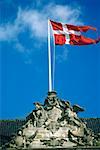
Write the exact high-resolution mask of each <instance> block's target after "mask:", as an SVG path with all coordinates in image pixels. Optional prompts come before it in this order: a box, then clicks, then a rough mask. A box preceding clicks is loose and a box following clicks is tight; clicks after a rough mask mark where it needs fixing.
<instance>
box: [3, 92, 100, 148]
mask: <svg viewBox="0 0 100 150" xmlns="http://www.w3.org/2000/svg"><path fill="white" fill-rule="evenodd" d="M34 105H35V107H36V109H35V110H33V111H32V113H30V114H29V116H28V117H27V122H26V124H25V125H24V126H23V127H22V128H21V129H19V131H18V134H17V135H16V136H15V137H13V139H12V140H11V142H10V143H7V144H6V145H4V147H6V148H7V147H9V148H14V149H17V148H21V149H25V148H27V149H31V148H52V147H55V148H57V147H58V148H59V147H63V148H67V147H73V146H74V147H75V146H76V147H77V146H85V145H86V146H92V145H96V144H97V143H98V142H97V139H100V136H98V137H99V138H98V137H96V138H95V136H94V134H93V132H92V131H90V130H89V129H87V127H86V124H85V123H84V122H82V121H81V120H80V119H79V118H78V115H77V114H78V112H82V111H84V109H83V108H82V107H80V106H79V105H73V106H71V104H70V102H69V101H64V100H60V99H59V98H58V97H57V94H56V92H55V91H52V92H49V93H48V96H47V98H46V99H45V102H44V105H42V104H40V103H39V102H36V103H34Z"/></svg>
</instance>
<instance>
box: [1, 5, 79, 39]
mask: <svg viewBox="0 0 100 150" xmlns="http://www.w3.org/2000/svg"><path fill="white" fill-rule="evenodd" d="M79 16H80V8H77V9H76V8H72V7H71V6H63V5H56V4H49V5H47V6H44V7H43V9H41V11H40V10H38V9H34V10H32V9H26V10H22V9H19V10H18V14H17V18H16V19H15V21H14V22H13V23H8V24H6V25H2V26H0V40H1V41H4V40H12V39H13V38H16V37H17V35H18V34H19V33H20V32H22V30H25V28H26V27H27V28H29V29H30V31H31V33H32V35H34V36H35V37H37V38H41V37H46V36H47V19H48V18H50V19H54V20H57V21H62V22H65V23H71V24H82V22H81V21H80V19H79Z"/></svg>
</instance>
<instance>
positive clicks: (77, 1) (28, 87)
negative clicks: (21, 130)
mask: <svg viewBox="0 0 100 150" xmlns="http://www.w3.org/2000/svg"><path fill="white" fill-rule="evenodd" d="M99 7H100V1H99V0H92V1H91V0H73V1H70V0H62V1H61V2H59V1H58V0H51V1H46V0H38V1H37V0H24V1H23V0H0V9H1V13H0V60H1V63H0V82H1V83H0V107H1V108H0V110H1V111H0V119H15V118H19V119H20V118H25V117H26V116H27V115H28V114H29V113H30V112H31V111H32V109H33V108H34V106H33V102H35V101H39V102H41V103H43V101H44V98H45V97H46V96H47V92H48V59H47V55H48V54H47V19H48V18H50V19H53V20H54V21H61V22H63V23H68V24H74V25H91V26H94V27H96V28H97V29H98V32H94V31H89V32H88V33H86V36H89V37H91V38H94V39H95V38H97V36H98V35H99V36H100V13H99V12H100V10H99ZM51 47H52V45H51ZM55 90H56V91H57V93H58V96H59V97H60V98H62V99H65V100H70V102H71V104H72V105H73V104H79V105H80V106H83V107H84V108H85V112H83V113H80V116H81V117H100V109H99V108H100V43H99V44H94V45H88V46H70V45H64V46H56V70H55Z"/></svg>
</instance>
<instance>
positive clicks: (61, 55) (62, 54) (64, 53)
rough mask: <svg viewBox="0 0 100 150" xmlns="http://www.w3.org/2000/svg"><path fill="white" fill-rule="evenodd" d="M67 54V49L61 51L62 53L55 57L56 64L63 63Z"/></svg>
mask: <svg viewBox="0 0 100 150" xmlns="http://www.w3.org/2000/svg"><path fill="white" fill-rule="evenodd" d="M68 53H69V51H68V49H67V48H66V49H64V50H63V51H62V53H60V54H58V55H57V56H56V60H57V62H58V63H61V62H63V61H66V60H67V58H68Z"/></svg>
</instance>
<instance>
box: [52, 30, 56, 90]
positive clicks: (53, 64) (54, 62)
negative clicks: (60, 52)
mask: <svg viewBox="0 0 100 150" xmlns="http://www.w3.org/2000/svg"><path fill="white" fill-rule="evenodd" d="M52 33H53V32H52ZM53 44H54V48H53V90H54V84H55V61H56V60H55V59H56V58H55V40H54V35H53Z"/></svg>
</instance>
